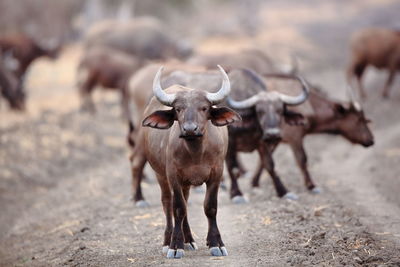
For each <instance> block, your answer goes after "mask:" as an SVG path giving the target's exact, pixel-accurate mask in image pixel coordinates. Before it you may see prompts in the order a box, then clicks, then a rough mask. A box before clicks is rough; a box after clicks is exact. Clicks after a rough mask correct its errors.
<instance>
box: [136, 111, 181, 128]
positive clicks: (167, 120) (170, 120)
mask: <svg viewBox="0 0 400 267" xmlns="http://www.w3.org/2000/svg"><path fill="white" fill-rule="evenodd" d="M174 120H175V111H174V109H170V110H157V111H155V112H153V113H152V114H150V115H149V116H147V117H146V118H145V119H144V120H143V121H142V126H144V127H151V128H156V129H168V128H170V127H171V126H172V124H174Z"/></svg>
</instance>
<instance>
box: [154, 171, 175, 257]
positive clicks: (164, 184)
mask: <svg viewBox="0 0 400 267" xmlns="http://www.w3.org/2000/svg"><path fill="white" fill-rule="evenodd" d="M157 179H158V183H159V185H160V189H161V203H162V205H163V210H164V214H165V220H166V226H165V231H164V243H163V252H164V253H167V251H168V248H169V245H170V243H171V237H172V228H173V224H172V193H171V189H170V186H169V183H168V180H167V178H166V177H162V176H159V175H157Z"/></svg>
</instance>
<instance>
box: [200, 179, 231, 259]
mask: <svg viewBox="0 0 400 267" xmlns="http://www.w3.org/2000/svg"><path fill="white" fill-rule="evenodd" d="M218 189H219V181H216V180H215V179H210V181H209V182H208V183H207V192H206V196H205V199H204V213H205V214H206V216H207V219H208V233H207V246H208V247H209V248H210V251H211V255H212V256H227V251H226V248H225V245H224V243H223V242H222V239H221V234H220V233H219V230H218V225H217V209H218Z"/></svg>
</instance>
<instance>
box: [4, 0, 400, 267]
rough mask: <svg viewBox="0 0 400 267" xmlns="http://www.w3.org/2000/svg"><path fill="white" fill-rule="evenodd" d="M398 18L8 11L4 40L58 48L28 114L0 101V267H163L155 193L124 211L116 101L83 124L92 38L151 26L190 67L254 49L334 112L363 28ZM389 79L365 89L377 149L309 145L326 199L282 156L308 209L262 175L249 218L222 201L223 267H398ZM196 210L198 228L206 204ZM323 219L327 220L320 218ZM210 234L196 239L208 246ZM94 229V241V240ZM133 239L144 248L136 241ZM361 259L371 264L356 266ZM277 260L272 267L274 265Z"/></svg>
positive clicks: (216, 1)
mask: <svg viewBox="0 0 400 267" xmlns="http://www.w3.org/2000/svg"><path fill="white" fill-rule="evenodd" d="M399 13H400V3H399V1H397V0H350V1H349V0H338V1H319V0H298V1H289V0H279V1H278V0H265V1H263V0H246V1H244V0H196V1H187V0H163V1H159V0H132V1H128V0H112V1H111V0H109V1H108V0H85V1H82V0H57V1H54V0H19V1H15V0H0V39H1V38H3V37H5V36H11V35H15V34H23V35H26V36H29V38H31V39H32V40H34V42H36V43H37V44H39V45H40V46H41V47H57V56H55V57H39V58H37V59H36V60H34V61H33V62H32V64H30V66H29V67H28V69H27V72H26V73H25V74H24V75H23V87H24V90H25V94H26V110H25V111H23V112H18V111H14V110H11V109H10V108H9V105H8V103H7V101H5V100H4V99H2V98H0V210H1V215H0V225H1V226H0V240H1V244H0V265H2V264H1V263H4V264H5V266H6V265H7V264H8V265H10V264H12V265H14V264H20V265H24V264H33V263H36V264H38V265H39V266H40V265H41V264H50V265H61V264H64V263H66V264H72V263H76V264H78V265H79V264H85V263H87V262H92V263H94V264H95V265H96V264H97V265H102V264H106V263H109V262H115V263H116V264H118V265H125V264H127V262H128V263H131V262H130V260H129V259H131V261H133V263H135V262H136V264H139V263H138V262H139V261H140V259H143V263H145V265H146V264H150V265H151V264H159V263H160V261H159V260H160V259H159V258H160V257H161V256H159V255H158V248H159V246H158V245H159V244H158V243H160V242H161V241H160V240H161V233H162V231H163V230H162V229H163V223H164V221H163V215H162V210H161V207H160V206H159V195H158V192H157V191H154V192H153V189H154V188H158V186H157V185H155V184H145V186H144V188H145V189H144V190H145V193H146V195H148V196H149V197H148V198H149V199H150V201H151V202H152V203H154V204H153V206H152V207H151V208H150V209H149V210H146V211H138V210H135V209H134V208H133V204H132V203H131V202H129V200H128V199H129V197H130V194H131V192H130V169H129V161H128V154H129V149H128V147H127V145H126V133H127V131H128V129H127V124H126V122H125V121H124V120H123V119H122V118H121V108H120V104H119V102H120V100H119V95H118V94H116V93H115V91H111V90H96V91H95V92H94V102H95V104H96V108H97V110H96V113H95V114H90V113H88V112H82V111H81V110H80V108H81V107H80V104H81V100H80V98H79V93H78V89H77V79H78V76H79V71H78V64H79V62H80V60H81V58H82V54H83V51H84V39H85V36H86V35H87V33H88V32H89V31H90V29H91V28H92V27H94V26H95V25H96V24H99V23H102V22H104V21H109V20H116V21H120V22H127V21H131V20H135V19H137V18H139V17H143V16H150V17H154V18H156V19H158V20H159V21H160V22H161V23H162V25H163V26H164V29H166V31H165V32H166V33H167V35H169V36H173V38H174V39H176V40H182V41H184V42H185V44H186V45H188V46H190V47H191V48H192V49H193V53H194V54H196V53H214V54H218V53H225V52H238V51H240V50H242V49H245V48H257V49H260V50H262V51H263V52H265V53H266V54H267V55H268V56H269V57H271V58H272V59H273V60H274V61H276V62H279V63H280V64H281V65H290V64H291V58H292V57H293V56H295V57H296V59H297V62H298V69H299V73H301V74H302V75H304V77H306V79H307V80H308V81H310V82H311V83H312V84H315V85H316V86H318V87H320V88H321V90H322V91H323V92H325V93H326V94H327V95H328V96H329V97H331V98H332V99H335V100H336V99H337V100H341V101H348V95H346V90H345V88H346V68H347V66H348V64H349V61H350V44H349V41H350V38H351V35H352V33H354V32H357V31H359V30H361V29H364V28H368V27H382V28H387V29H397V30H399V29H400V17H399ZM6 56H7V55H6ZM7 64H8V63H7ZM10 64H11V65H12V62H11V63H10ZM387 75H388V73H387V72H386V71H384V70H377V69H375V68H368V69H367V71H366V74H365V75H364V77H363V83H364V85H365V88H366V92H367V94H368V98H367V99H365V100H363V101H362V106H363V107H364V112H365V115H366V116H367V117H368V118H371V119H372V121H373V123H372V124H371V125H370V127H371V130H372V132H373V133H374V137H375V145H374V146H373V147H372V148H368V149H365V148H362V147H361V146H353V145H351V144H349V143H348V142H347V141H345V140H343V139H342V138H339V137H332V136H327V135H325V136H317V137H313V138H307V139H306V141H305V146H306V148H307V150H308V151H309V165H310V171H311V172H312V174H313V176H314V177H315V180H316V182H317V184H319V185H321V187H322V188H324V191H325V192H324V194H323V195H321V196H318V197H315V196H311V195H310V194H308V193H307V192H306V191H305V189H304V187H303V185H302V183H301V174H300V171H299V170H298V169H297V167H295V163H294V161H293V157H292V154H291V152H290V151H288V149H287V147H285V146H282V147H280V148H279V149H278V151H277V153H276V155H275V159H276V164H277V169H278V170H279V173H280V174H281V176H282V179H283V180H284V181H285V183H286V184H287V185H288V187H290V188H292V189H293V191H297V192H299V195H300V200H299V202H297V203H293V202H288V203H283V202H282V200H279V199H277V198H276V197H275V192H274V191H273V188H272V183H271V182H270V179H269V177H268V175H267V174H266V173H265V174H263V177H262V179H263V183H262V188H263V190H264V191H265V194H263V195H262V196H255V197H250V199H251V202H250V204H248V206H246V207H245V206H244V208H243V209H240V211H238V209H237V208H236V207H233V206H231V205H232V204H230V203H229V197H228V195H229V194H228V193H227V192H222V193H221V194H220V195H221V201H220V203H221V205H220V207H221V214H223V215H224V216H225V217H224V218H225V219H221V220H220V221H221V225H222V226H221V229H224V226H225V229H229V230H226V233H227V234H225V235H226V236H227V239H226V240H227V243H230V244H231V245H233V244H236V245H237V246H236V247H235V246H233V251H234V252H235V253H233V256H232V257H231V258H230V259H228V260H227V262H225V263H226V264H228V265H229V264H231V265H232V266H235V264H236V265H237V266H240V265H241V266H243V264H245V263H247V262H251V263H254V264H256V262H257V260H258V259H261V260H260V262H262V263H264V264H272V265H282V264H283V265H284V264H288V265H290V264H294V265H296V264H297V265H298V264H300V265H301V264H303V265H306V266H307V265H310V264H318V263H320V264H322V263H325V264H327V265H337V264H339V265H340V264H342V263H349V264H354V265H357V264H360V266H361V265H362V264H363V263H364V264H365V262H363V260H366V259H368V257H370V256H371V255H370V254H371V253H373V255H375V256H376V255H377V256H376V257H378V258H375V259H373V261H372V262H373V263H377V264H379V263H382V264H384V263H395V264H396V262H397V264H398V262H399V261H397V260H398V255H400V252H399V244H398V240H400V195H399V194H398V192H399V189H400V179H399V173H400V139H399V135H400V121H399V118H398V107H399V103H400V90H399V89H400V79H399V77H397V79H395V81H394V83H393V85H392V91H391V95H390V98H389V99H385V100H383V99H382V98H381V94H380V93H381V91H380V89H381V87H382V86H383V84H384V83H385V81H386V79H387ZM397 76H398V75H397ZM360 101H361V100H360ZM254 157H255V155H254V154H250V155H247V156H244V157H243V161H244V164H245V165H246V166H248V168H249V169H250V170H252V169H254V168H255V165H256V164H255V162H254ZM146 171H149V169H146ZM242 180H243V179H242ZM241 183H243V188H244V191H246V190H247V189H249V188H248V183H249V181H247V180H246V181H241ZM146 190H147V191H146ZM157 190H158V189H157ZM197 197H198V196H197ZM194 199H195V200H194V203H195V205H197V204H199V205H197V206H199V208H196V209H198V210H196V209H195V210H196V211H197V212H198V213H199V215H198V218H201V220H203V217H202V216H203V215H202V213H201V212H202V211H201V207H200V206H201V204H200V203H201V198H196V197H194ZM260 202H261V204H259V203H260ZM262 203H264V204H262ZM224 205H225V206H224ZM287 210H289V211H287ZM316 210H318V211H319V210H324V213H323V215H322V216H321V215H315V213H314V212H315V211H316ZM236 213H238V214H237V215H235V216H234V217H233V219H232V220H230V219H229V218H230V217H229V216H231V215H232V214H236ZM107 214H113V215H112V216H111V215H107ZM249 214H254V215H251V216H250V215H249ZM114 215H116V216H114ZM314 215H315V216H314ZM141 216H142V217H141ZM195 216H197V215H195ZM116 217H118V218H116ZM228 217H229V218H228ZM132 218H133V219H132ZM266 218H267V219H268V220H269V219H271V220H272V224H271V221H268V220H267V219H266ZM299 218H303V219H299ZM199 220H200V219H199ZM231 221H232V222H231ZM233 221H236V222H237V223H233ZM261 221H262V222H263V223H259V222H261ZM300 221H301V223H299V222H300ZM204 222H205V221H204ZM204 222H203V221H201V226H200V225H198V227H199V229H200V230H198V231H199V232H197V234H198V235H199V236H201V238H202V239H204V238H203V236H204V235H205V223H204ZM270 224H271V226H268V227H271V228H268V227H267V228H265V227H266V225H270ZM142 225H146V227H144V228H141V227H142ZM195 225H196V223H195ZM250 225H252V226H254V227H255V228H250ZM310 225H311V226H310ZM338 225H339V226H338ZM85 227H86V228H87V229H91V230H90V231H89V234H87V232H86V233H85V231H86V230H87V229H86V228H85ZM201 227H203V228H201ZM85 229H86V230H85ZM138 229H139V230H138ZM238 229H241V230H240V231H239V230H238ZM254 229H257V230H254ZM254 231H256V232H257V233H258V235H261V237H262V238H261V239H263V238H264V239H268V238H270V239H269V241H270V242H269V243H268V244H267V242H266V243H262V244H263V245H262V246H260V247H259V248H257V244H256V245H254V244H253V245H251V246H250V247H251V248H252V249H253V251H251V252H249V251H247V252H245V251H243V250H241V248H239V244H241V245H243V243H246V244H248V243H251V242H253V241H252V240H253V239H254V238H256V235H255V234H254ZM271 232H273V233H277V232H279V233H282V234H281V235H279V236H278V235H276V234H271ZM127 233H129V234H127ZM131 233H133V234H131ZM222 233H223V234H224V230H222ZM314 233H319V234H321V233H326V235H327V238H325V234H324V237H323V238H320V237H318V236H317V237H315V238H314V239H312V236H313V234H314ZM349 233H350V234H349ZM382 233H383V234H382ZM346 235H347V237H348V238H346V239H343V238H344V236H346ZM131 236H133V237H135V238H137V239H135V240H134V241H132V239H131V238H130V237H131ZM336 237H338V238H339V237H340V238H339V239H340V242H339V241H338V240H337V239H335V238H336ZM257 238H258V236H257ZM349 238H350V239H349ZM308 239H310V240H312V241H310V240H309V241H307V240H308ZM154 240H157V242H158V243H155V242H153V241H154ZM382 240H384V241H382ZM306 242H308V243H309V244H310V246H311V248H312V249H315V250H317V254H318V255H320V257H319V259H318V260H315V261H313V260H311V261H310V259H309V257H310V255H309V250H310V248H309V247H307V246H308V243H307V244H306V245H304V246H301V247H300V248H299V250H294V249H292V250H291V249H289V248H293V247H298V246H299V244H305V243H306ZM310 242H311V243H310ZM313 242H314V243H313ZM142 244H146V245H144V246H143V245H142ZM149 244H150V245H149ZM160 244H161V243H160ZM82 247H83V248H82ZM382 247H385V249H382ZM257 249H259V250H257ZM363 249H366V251H369V254H368V253H367V252H362V253H364V254H362V255H361V254H360V253H361V252H359V251H363ZM146 250H147V251H151V253H152V254H153V255H157V257H155V256H153V257H150V256H148V255H147V254H146ZM354 250H357V251H358V250H359V251H358V252H357V251H356V252H354ZM263 251H267V252H268V253H264V252H263ZM371 251H372V252H371ZM84 252H85V253H84ZM252 253H253V254H252ZM271 253H272V254H273V255H275V256H274V257H272V258H269V259H268V255H271ZM332 253H334V256H333V257H332V255H333V254H332ZM374 253H375V254H374ZM249 255H256V256H255V257H254V258H253V257H250V256H249ZM396 255H397V256H396ZM121 257H122V260H121ZM396 257H397V258H396ZM38 259H39V260H38ZM127 259H128V260H127ZM358 259H360V261H359V260H358ZM369 259H370V258H369ZM185 260H186V259H185ZM289 260H292V262H290V261H289ZM370 260H371V259H370ZM308 261H309V262H308ZM38 262H39V263H38ZM71 262H72V263H71ZM367 263H368V262H367ZM185 264H188V265H190V264H193V262H189V261H188V262H185ZM210 264H214V263H210Z"/></svg>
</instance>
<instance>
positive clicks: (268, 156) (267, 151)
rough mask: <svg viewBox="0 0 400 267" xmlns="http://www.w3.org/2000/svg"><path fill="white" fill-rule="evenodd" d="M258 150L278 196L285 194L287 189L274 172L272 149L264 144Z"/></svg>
mask: <svg viewBox="0 0 400 267" xmlns="http://www.w3.org/2000/svg"><path fill="white" fill-rule="evenodd" d="M258 152H259V154H260V158H261V161H262V163H263V165H264V168H266V169H267V171H268V173H269V174H270V176H271V178H272V182H273V183H274V187H275V190H276V193H277V194H278V196H279V197H283V196H285V195H286V194H287V193H288V191H287V189H286V187H285V186H284V185H283V184H282V182H281V179H280V178H279V176H278V175H277V174H276V172H275V166H274V165H275V164H274V161H273V159H272V152H273V149H271V148H269V147H268V146H266V145H264V146H260V148H259V150H258Z"/></svg>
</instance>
